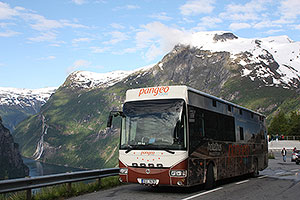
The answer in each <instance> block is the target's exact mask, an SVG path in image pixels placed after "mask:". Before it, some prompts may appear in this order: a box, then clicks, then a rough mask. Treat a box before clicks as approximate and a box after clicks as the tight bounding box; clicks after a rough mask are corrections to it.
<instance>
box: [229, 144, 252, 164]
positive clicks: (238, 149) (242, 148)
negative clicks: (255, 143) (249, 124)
mask: <svg viewBox="0 0 300 200" xmlns="http://www.w3.org/2000/svg"><path fill="white" fill-rule="evenodd" d="M249 154H250V147H249V145H238V144H236V145H232V144H229V146H228V162H230V161H231V159H232V158H233V157H240V158H241V159H242V158H247V157H248V156H249Z"/></svg>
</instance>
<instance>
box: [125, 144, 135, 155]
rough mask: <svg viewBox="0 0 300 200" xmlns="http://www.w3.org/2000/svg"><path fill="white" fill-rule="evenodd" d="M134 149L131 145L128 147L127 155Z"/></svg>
mask: <svg viewBox="0 0 300 200" xmlns="http://www.w3.org/2000/svg"><path fill="white" fill-rule="evenodd" d="M132 149H133V147H132V146H131V145H128V146H127V150H126V151H125V153H129V152H130V151H131V150H132Z"/></svg>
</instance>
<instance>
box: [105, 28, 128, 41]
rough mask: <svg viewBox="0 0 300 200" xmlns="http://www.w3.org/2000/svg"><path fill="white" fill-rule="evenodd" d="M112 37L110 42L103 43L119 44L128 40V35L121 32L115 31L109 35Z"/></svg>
mask: <svg viewBox="0 0 300 200" xmlns="http://www.w3.org/2000/svg"><path fill="white" fill-rule="evenodd" d="M109 34H110V35H111V39H110V40H109V41H105V42H103V44H117V43H119V42H122V41H124V40H128V38H129V37H128V36H127V35H126V33H122V32H120V31H113V32H110V33H109Z"/></svg>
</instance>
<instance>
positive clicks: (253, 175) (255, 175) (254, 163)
mask: <svg viewBox="0 0 300 200" xmlns="http://www.w3.org/2000/svg"><path fill="white" fill-rule="evenodd" d="M253 165H254V166H253V167H254V170H253V172H252V177H254V178H255V177H257V176H258V175H259V171H258V162H257V159H255V160H254V162H253Z"/></svg>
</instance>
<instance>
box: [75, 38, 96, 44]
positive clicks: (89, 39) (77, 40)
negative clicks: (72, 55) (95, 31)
mask: <svg viewBox="0 0 300 200" xmlns="http://www.w3.org/2000/svg"><path fill="white" fill-rule="evenodd" d="M92 40H93V39H92V38H76V39H73V40H72V43H79V42H90V41H92Z"/></svg>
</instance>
